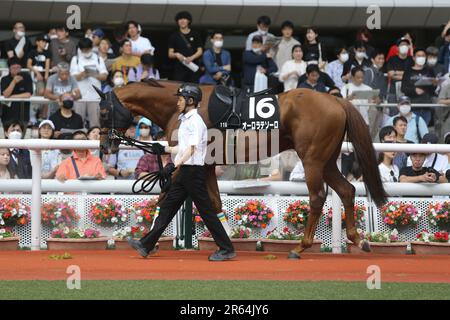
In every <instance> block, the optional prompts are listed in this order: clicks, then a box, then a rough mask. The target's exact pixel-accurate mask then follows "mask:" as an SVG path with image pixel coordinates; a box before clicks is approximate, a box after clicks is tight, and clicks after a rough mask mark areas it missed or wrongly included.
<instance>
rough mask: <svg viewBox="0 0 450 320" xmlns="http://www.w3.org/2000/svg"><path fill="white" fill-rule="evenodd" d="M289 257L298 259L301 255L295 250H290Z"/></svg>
mask: <svg viewBox="0 0 450 320" xmlns="http://www.w3.org/2000/svg"><path fill="white" fill-rule="evenodd" d="M288 259H290V260H298V259H300V255H299V254H298V253H296V252H294V251H291V252H289V255H288Z"/></svg>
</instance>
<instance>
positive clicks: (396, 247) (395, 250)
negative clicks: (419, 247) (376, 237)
mask: <svg viewBox="0 0 450 320" xmlns="http://www.w3.org/2000/svg"><path fill="white" fill-rule="evenodd" d="M369 244H370V249H371V250H372V251H371V252H372V253H382V254H406V247H407V246H408V242H391V243H384V242H369Z"/></svg>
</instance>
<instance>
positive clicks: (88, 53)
mask: <svg viewBox="0 0 450 320" xmlns="http://www.w3.org/2000/svg"><path fill="white" fill-rule="evenodd" d="M82 54H83V57H85V58H86V59H89V58H90V57H92V51H89V52H83V53H82Z"/></svg>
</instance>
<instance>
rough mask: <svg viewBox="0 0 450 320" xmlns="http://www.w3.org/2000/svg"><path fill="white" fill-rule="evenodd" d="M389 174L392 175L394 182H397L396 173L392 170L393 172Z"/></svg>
mask: <svg viewBox="0 0 450 320" xmlns="http://www.w3.org/2000/svg"><path fill="white" fill-rule="evenodd" d="M389 173H390V174H391V177H392V180H393V181H394V182H397V177H396V176H395V173H394V171H393V170H391V172H389Z"/></svg>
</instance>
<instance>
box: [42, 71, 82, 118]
mask: <svg viewBox="0 0 450 320" xmlns="http://www.w3.org/2000/svg"><path fill="white" fill-rule="evenodd" d="M57 71H58V72H57V73H55V74H53V75H51V76H50V77H49V78H48V81H47V86H46V88H45V91H44V97H45V98H47V99H49V100H53V101H54V102H53V103H50V105H49V106H48V113H47V117H49V116H51V115H53V114H54V113H55V112H57V111H58V110H59V104H58V102H61V101H62V100H61V99H62V97H63V94H65V93H69V94H70V96H71V97H72V99H73V100H78V99H80V98H81V93H80V89H79V87H78V83H77V80H76V79H75V78H74V77H73V76H71V75H70V66H69V64H68V63H67V62H60V63H59V64H58V65H57Z"/></svg>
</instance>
